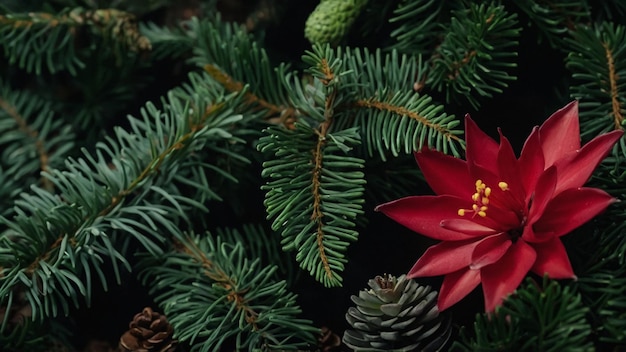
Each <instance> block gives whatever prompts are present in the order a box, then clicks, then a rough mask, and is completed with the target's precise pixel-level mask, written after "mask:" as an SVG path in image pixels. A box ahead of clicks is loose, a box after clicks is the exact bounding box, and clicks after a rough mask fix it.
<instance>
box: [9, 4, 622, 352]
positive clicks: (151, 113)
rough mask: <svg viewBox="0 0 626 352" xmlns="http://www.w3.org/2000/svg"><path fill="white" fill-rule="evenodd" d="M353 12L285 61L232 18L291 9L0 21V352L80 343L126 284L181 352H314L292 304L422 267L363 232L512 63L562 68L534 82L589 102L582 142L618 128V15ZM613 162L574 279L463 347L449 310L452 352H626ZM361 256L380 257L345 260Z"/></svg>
mask: <svg viewBox="0 0 626 352" xmlns="http://www.w3.org/2000/svg"><path fill="white" fill-rule="evenodd" d="M330 2H331V0H322V3H321V4H325V5H324V6H326V7H328V6H329V5H328V4H329V3H330ZM335 3H336V2H335ZM355 3H358V6H355V7H351V8H350V9H348V10H349V11H348V12H350V13H349V15H350V18H349V21H347V20H346V21H344V22H341V23H337V22H333V21H326V20H328V18H327V17H325V18H324V20H325V21H326V22H324V21H322V22H323V23H317V22H315V21H317V20H319V17H314V16H313V17H309V20H310V21H311V24H310V25H311V26H315V25H323V26H331V27H332V28H330V29H329V28H322V27H319V28H317V27H316V28H317V30H318V31H321V32H323V33H331V32H332V34H333V38H332V40H330V39H329V40H328V41H331V43H328V42H324V41H325V40H324V39H321V40H317V41H319V42H318V43H316V44H315V45H309V43H308V42H307V40H306V38H305V37H304V33H301V32H302V31H303V29H304V26H305V22H306V18H307V17H308V15H309V14H302V13H299V15H304V16H301V17H297V16H294V17H293V19H294V20H295V19H297V20H299V22H298V24H297V26H298V31H296V30H294V29H293V27H288V28H287V30H285V28H284V27H280V30H278V32H280V35H281V37H280V40H277V39H276V33H272V30H271V29H270V30H268V31H264V30H262V29H258V27H255V26H253V25H250V23H238V22H237V21H234V20H233V18H239V19H242V18H243V19H245V18H248V19H249V18H262V17H263V16H269V15H268V14H270V13H274V12H272V11H269V10H267V8H269V7H282V8H285V9H288V10H292V11H296V10H294V9H295V8H294V7H293V6H291V5H289V4H288V2H286V1H281V0H258V1H257V2H255V6H256V7H254V6H251V7H250V8H251V9H250V11H257V12H256V13H254V14H250V13H243V15H245V16H243V17H242V16H241V15H242V14H241V13H237V15H239V16H233V14H232V13H229V11H231V12H232V9H230V10H229V8H228V6H226V5H227V2H226V1H208V2H205V3H203V4H202V5H201V6H200V5H198V6H197V7H194V6H195V5H197V4H196V2H194V1H188V2H187V1H183V2H176V1H172V0H144V1H132V2H131V1H122V0H116V1H111V2H103V1H95V0H49V1H8V0H7V1H4V2H2V3H1V4H0V36H1V38H2V41H0V46H1V47H2V51H1V53H2V56H1V59H0V75H1V76H0V78H1V79H0V347H1V348H0V349H2V350H8V351H36V350H51V349H52V346H60V345H70V344H73V343H74V344H75V343H76V341H75V338H76V337H75V336H74V337H73V336H72V333H73V331H72V330H74V329H77V327H76V326H73V325H72V323H71V318H73V317H74V316H75V315H76V312H84V311H89V310H91V309H94V305H99V304H102V302H100V301H98V297H100V296H101V295H102V294H101V292H99V291H97V290H105V291H106V290H109V289H110V288H111V287H113V286H115V285H125V284H126V282H125V281H126V280H128V278H139V279H140V281H141V283H142V284H143V285H144V286H145V291H146V292H147V293H149V294H150V295H151V297H152V298H153V299H154V301H155V303H156V304H158V305H159V308H158V309H155V310H157V311H162V312H163V313H164V314H166V315H167V317H168V319H169V320H170V322H171V323H172V325H173V326H174V338H176V339H178V340H180V342H181V348H183V349H184V348H187V349H189V350H192V351H218V350H220V348H223V349H229V348H230V349H231V350H232V349H238V350H250V351H252V350H254V351H258V350H295V349H299V350H316V349H320V350H321V349H323V348H324V347H323V346H320V345H316V343H317V344H319V343H320V342H319V341H316V337H317V336H316V334H317V333H318V330H319V327H320V326H321V325H322V324H324V322H320V321H319V319H317V320H314V319H311V318H309V317H310V316H312V315H311V312H310V311H307V308H308V309H309V310H310V307H305V306H302V307H301V306H300V304H301V303H302V302H305V303H306V302H307V297H310V296H316V295H320V294H319V293H320V292H324V294H322V295H325V294H328V295H334V296H337V297H338V296H339V293H341V296H343V298H346V297H349V296H350V295H351V294H354V293H356V292H357V290H358V289H359V288H360V286H361V283H362V281H361V280H358V282H357V286H356V287H352V286H351V285H350V283H351V282H352V281H353V279H354V278H355V277H356V276H358V275H359V273H358V271H359V270H363V271H365V270H367V265H377V266H380V267H387V266H386V265H387V264H389V263H390V262H393V261H394V260H399V258H400V257H402V256H404V255H405V254H406V253H413V252H419V251H422V250H423V249H425V248H426V247H425V246H424V243H418V244H417V245H413V244H412V245H411V246H410V247H407V248H403V247H401V246H399V245H396V243H394V242H393V241H394V238H395V237H394V235H395V234H394V233H390V232H391V230H387V227H388V226H389V224H388V223H385V222H381V220H380V218H377V217H375V216H370V212H371V210H372V209H373V208H374V206H375V205H377V204H379V203H380V202H385V201H389V200H392V199H396V198H398V197H401V196H406V195H411V194H417V193H418V192H427V190H426V191H425V190H417V189H416V188H418V185H417V182H416V180H419V176H420V175H419V170H418V169H417V168H416V167H415V164H414V163H413V160H412V159H413V158H412V153H413V152H414V151H419V150H420V149H422V148H426V147H428V148H433V149H437V150H440V151H442V152H444V153H446V154H449V155H451V156H454V157H463V154H464V140H463V138H464V137H463V135H462V133H463V132H462V126H461V124H462V119H461V118H460V116H458V114H464V113H467V112H469V111H470V110H477V111H478V114H474V111H472V113H473V116H476V115H480V112H481V110H480V109H482V108H483V107H484V108H485V111H493V108H494V107H497V108H499V109H501V108H502V105H503V104H504V103H503V104H500V103H499V99H500V98H502V99H503V101H505V102H510V101H511V100H512V99H511V98H510V96H507V95H506V94H510V93H507V92H509V89H511V86H512V85H513V84H514V82H515V80H518V79H520V80H521V79H522V78H523V76H522V75H523V74H524V72H521V69H522V67H521V66H522V65H521V64H520V61H519V58H520V52H519V51H520V50H522V49H523V50H538V49H537V48H541V50H546V51H549V54H550V55H556V56H558V58H559V59H563V61H562V65H563V68H565V69H567V70H564V71H563V72H566V73H567V75H568V76H567V77H563V78H562V80H561V81H560V82H543V81H542V82H533V84H535V83H536V84H537V85H538V86H539V85H546V84H549V85H553V86H554V87H552V88H553V89H554V90H555V94H554V96H550V97H542V99H543V100H541V101H544V102H545V101H549V103H550V104H551V105H552V106H546V107H545V108H546V110H551V109H552V108H553V107H555V106H562V105H564V103H566V102H567V101H568V100H570V99H577V100H579V101H580V104H579V106H580V118H581V120H580V123H581V133H582V138H583V139H585V140H589V139H592V138H593V137H595V136H597V135H598V134H601V133H604V132H607V131H612V130H615V129H623V128H624V119H623V115H624V113H625V112H624V110H625V109H624V104H626V96H625V94H624V92H623V90H624V89H623V86H624V79H626V72H624V70H625V69H626V55H625V53H626V51H625V49H626V47H625V45H626V40H625V39H626V38H625V34H624V33H625V30H624V25H626V23H625V21H624V17H623V16H620V14H622V15H623V14H624V13H626V8H625V7H624V3H623V2H622V1H620V0H612V1H605V2H602V4H597V3H594V2H591V1H586V0H577V1H565V0H560V1H550V2H547V1H540V0H516V1H512V2H505V1H495V0H494V1H488V2H482V1H467V0H454V1H433V0H394V1H382V0H369V1H360V0H359V1H358V2H355ZM321 4H320V5H321ZM187 6H189V8H187ZM331 7H332V6H331ZM312 10H313V8H311V9H309V10H308V11H312ZM238 11H246V10H245V7H242V8H239V10H238ZM297 11H303V10H301V9H299V10H297ZM280 13H282V16H283V17H281V19H282V20H285V22H286V23H287V26H288V25H289V23H290V21H287V19H288V18H287V17H289V16H290V15H289V12H288V11H284V12H280ZM191 14H193V15H196V16H191ZM229 15H230V16H229ZM335 15H337V16H336V17H337V18H344V19H345V17H342V16H340V15H342V14H335ZM343 15H345V13H343ZM316 18H317V19H316ZM281 19H277V22H280V20H281ZM289 19H291V18H289ZM351 21H354V22H351ZM348 22H350V23H348ZM291 26H293V23H291ZM338 28H339V29H340V30H337V29H338ZM250 29H254V30H250ZM292 32H293V33H294V34H293V35H294V36H299V37H297V38H296V39H294V38H293V37H292V36H289V37H288V39H283V36H285V35H286V34H292ZM282 40H285V41H287V42H286V43H285V44H283V43H282V42H280V41H282ZM542 40H546V41H547V42H548V44H549V46H546V45H543V46H541V45H542V44H537V43H541V41H542ZM303 43H304V44H303ZM529 43H530V44H529ZM529 48H530V49H529ZM513 89H514V92H513V93H512V94H517V92H518V91H519V87H513ZM501 94H504V95H501ZM531 96H532V97H534V98H536V96H535V95H531ZM159 97H161V98H159ZM516 98H517V97H516ZM534 98H533V99H534ZM520 99H528V97H527V96H522V97H521V98H520ZM531 100H532V99H531ZM532 103H533V104H534V101H533V102H532ZM490 109H491V110H490ZM509 113H510V111H499V112H498V114H499V115H498V118H500V119H501V120H499V121H502V122H508V121H509V120H512V119H513V118H509ZM127 115H128V116H127ZM511 115H512V116H518V115H516V114H511ZM542 116H544V115H542ZM521 122H525V121H521ZM624 160H626V142H625V140H624V139H622V140H621V141H620V142H619V144H618V146H617V147H616V148H614V150H613V151H612V153H611V155H610V156H609V157H608V158H607V159H606V160H605V161H604V162H603V163H602V164H601V165H600V166H599V168H598V170H597V172H596V173H595V174H594V177H593V178H592V180H591V181H590V182H591V183H592V185H593V186H594V187H598V188H602V189H604V190H606V191H607V192H609V193H611V194H612V195H613V196H615V197H616V198H618V199H621V200H622V202H620V203H616V204H614V205H612V206H611V207H610V208H609V210H608V211H607V212H606V214H604V215H603V216H601V217H599V218H597V219H595V220H594V221H593V222H592V223H590V224H589V225H587V226H586V227H584V228H582V229H580V230H578V231H577V232H576V234H574V235H572V236H571V237H572V238H571V239H568V240H567V242H566V245H567V249H568V253H570V252H571V253H575V255H573V256H574V257H576V258H577V260H576V261H574V271H575V272H576V274H577V275H578V280H577V281H575V282H571V283H569V282H556V281H551V280H548V279H544V280H543V281H542V282H541V283H537V282H534V281H532V280H530V279H529V280H528V281H526V283H525V284H523V285H521V286H520V287H519V289H518V291H517V292H516V293H515V294H514V295H512V296H511V297H509V299H508V300H506V301H505V303H504V305H503V306H502V307H500V309H499V310H497V311H496V312H495V313H494V314H493V315H490V316H487V315H480V314H479V315H477V316H476V320H475V322H474V325H473V327H470V326H469V325H470V324H471V323H470V324H465V323H463V322H462V321H460V320H459V321H456V320H455V313H458V312H455V311H454V308H452V309H451V310H452V312H451V313H452V314H451V316H452V319H453V320H452V321H453V324H454V325H458V324H465V327H463V328H462V333H461V334H455V333H453V334H452V336H451V337H450V338H451V339H453V340H456V343H455V345H454V347H455V348H456V349H458V350H545V351H549V350H554V351H561V350H585V351H586V350H593V349H595V350H619V349H621V348H624V346H626V345H625V341H626V335H625V334H624V331H626V315H625V313H624V311H626V309H625V308H626V298H625V297H626V278H625V277H626V259H624V253H626V235H625V234H626V225H625V224H626V211H625V208H624V202H623V200H624V199H625V198H626V189H625V188H624V186H623V185H624V181H625V177H626V172H625V171H624V170H625V169H624ZM450 177H455V175H450ZM250 190H255V191H256V190H258V191H259V194H258V195H257V194H255V193H254V192H251V191H250ZM250 224H254V225H250ZM381 228H382V229H383V230H381ZM364 235H366V236H364ZM372 237H381V238H383V240H381V243H384V246H383V247H380V248H363V246H357V245H358V244H355V242H357V241H361V240H363V238H365V239H367V240H371V238H372ZM568 237H569V236H568ZM366 243H367V242H366ZM356 251H368V253H365V254H364V255H362V256H361V257H362V258H365V259H362V260H363V261H366V262H367V263H366V264H367V265H363V262H362V261H360V262H359V261H357V263H356V264H354V265H356V266H359V268H357V269H356V270H354V269H352V270H351V268H350V266H351V265H352V264H353V261H352V259H353V256H355V257H359V255H355V254H357V253H355V252H356ZM369 251H371V253H370V252H369ZM410 256H411V257H414V255H413V254H411V255H410ZM406 269H408V267H406V268H400V269H398V270H406ZM355 272H357V274H355ZM376 273H380V270H379V269H377V270H376V271H375V272H374V273H371V272H368V273H363V274H364V275H365V277H371V276H373V275H375V274H376ZM307 274H308V276H311V279H310V281H311V282H309V281H307V279H309V278H307ZM420 285H422V284H421V283H420ZM341 286H343V287H344V288H342V289H340V288H339V287H341ZM348 289H350V290H354V291H350V292H345V291H346V290H348ZM329 292H330V293H329ZM337 297H334V298H337ZM339 300H340V299H339V298H337V299H328V297H327V296H324V298H323V299H322V298H317V297H316V299H315V303H316V304H317V305H318V306H317V307H314V308H313V310H315V309H318V310H319V311H327V310H337V309H335V308H336V306H334V305H333V304H334V302H333V301H339ZM459 304H460V305H461V304H463V302H461V303H459ZM141 306H142V307H143V306H146V304H145V303H141ZM329 307H330V308H329ZM155 308H156V307H155ZM462 308H463V309H464V310H466V311H471V312H472V315H473V313H474V312H478V310H477V307H462ZM342 309H344V310H341V309H339V310H340V311H338V312H336V311H333V312H332V313H335V314H336V315H338V316H339V317H340V318H341V319H343V317H344V315H345V312H346V311H347V309H348V307H343V308H342ZM132 314H134V310H133V311H131V312H129V316H128V318H130V317H131V316H132ZM313 315H314V314H313ZM127 321H128V319H125V320H124V321H123V322H122V324H125V323H126V322H127ZM448 332H449V331H448ZM337 333H338V334H339V335H341V332H340V331H337ZM391 334H393V333H391ZM432 338H433V339H435V340H436V339H437V338H442V337H441V336H439V337H438V336H432ZM445 338H446V339H447V338H448V335H446V336H445Z"/></svg>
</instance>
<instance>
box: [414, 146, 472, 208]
mask: <svg viewBox="0 0 626 352" xmlns="http://www.w3.org/2000/svg"><path fill="white" fill-rule="evenodd" d="M415 159H416V160H417V164H418V165H419V167H420V170H422V173H423V174H424V178H426V182H428V184H429V185H430V187H431V188H432V190H433V191H434V192H435V193H436V194H450V195H453V196H457V197H460V198H469V197H471V196H472V194H473V193H474V180H473V179H472V178H471V177H470V174H469V171H468V170H467V162H466V161H465V160H461V159H459V158H455V157H453V156H450V155H446V154H443V153H441V152H438V151H432V150H429V149H424V150H422V151H421V152H418V153H415Z"/></svg>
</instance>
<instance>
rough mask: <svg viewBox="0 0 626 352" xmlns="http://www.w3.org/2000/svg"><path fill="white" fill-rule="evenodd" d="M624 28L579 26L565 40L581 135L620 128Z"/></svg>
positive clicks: (625, 71) (625, 94)
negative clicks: (568, 52)
mask: <svg viewBox="0 0 626 352" xmlns="http://www.w3.org/2000/svg"><path fill="white" fill-rule="evenodd" d="M625 41H626V27H624V26H619V25H618V26H614V25H613V24H611V23H603V24H600V25H596V26H593V27H590V26H579V27H577V29H576V31H575V32H573V33H572V37H571V38H570V39H568V40H567V43H568V44H569V45H570V47H571V50H572V51H571V52H570V54H569V55H568V56H567V61H566V67H567V68H568V69H569V70H570V71H572V77H573V79H574V80H573V83H572V87H571V95H572V97H574V98H575V99H580V120H581V121H580V124H581V136H582V137H583V138H587V139H590V138H592V137H594V136H596V135H598V134H601V133H604V132H607V131H611V130H614V129H621V128H623V123H624V110H625V108H624V107H625V106H626V90H624V88H623V87H624V86H625V85H626V55H624V53H625V49H626V46H625V44H624V43H625Z"/></svg>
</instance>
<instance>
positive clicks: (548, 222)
mask: <svg viewBox="0 0 626 352" xmlns="http://www.w3.org/2000/svg"><path fill="white" fill-rule="evenodd" d="M615 201H616V199H615V198H613V197H612V196H611V195H609V194H608V193H606V192H604V191H603V190H600V189H597V188H577V189H573V188H572V189H567V190H565V191H563V192H561V193H560V194H559V195H557V196H556V197H555V198H554V199H553V200H552V201H550V203H549V204H548V206H547V207H546V210H545V211H544V213H543V215H542V216H541V218H540V219H539V220H537V222H536V223H535V224H534V225H533V227H534V229H535V232H536V233H541V232H552V233H553V236H562V235H565V234H567V233H569V232H570V231H572V230H573V229H575V228H577V227H579V226H580V225H582V224H584V223H586V222H587V221H589V220H591V219H592V218H593V217H595V216H596V215H598V214H599V213H601V212H602V211H604V209H606V207H608V206H609V205H610V204H611V203H613V202H615Z"/></svg>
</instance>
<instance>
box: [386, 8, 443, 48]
mask: <svg viewBox="0 0 626 352" xmlns="http://www.w3.org/2000/svg"><path fill="white" fill-rule="evenodd" d="M446 5H448V6H449V4H448V2H445V1H437V0H428V1H408V0H405V1H402V2H400V3H399V4H398V6H397V7H396V8H395V9H394V10H393V16H392V17H391V18H390V19H389V22H390V23H392V24H394V26H395V28H394V29H393V31H392V32H391V33H390V36H391V37H392V38H394V39H395V43H393V44H392V45H390V46H389V49H395V50H398V51H399V52H402V53H407V54H412V55H417V54H425V55H426V54H431V53H432V51H433V50H434V48H435V47H436V44H437V42H440V41H441V40H442V39H443V36H444V32H443V28H442V26H440V25H439V24H440V23H443V22H447V21H448V20H449V19H447V18H445V17H446V16H447V14H448V13H449V9H447V8H446ZM444 8H445V9H447V10H448V11H444Z"/></svg>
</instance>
